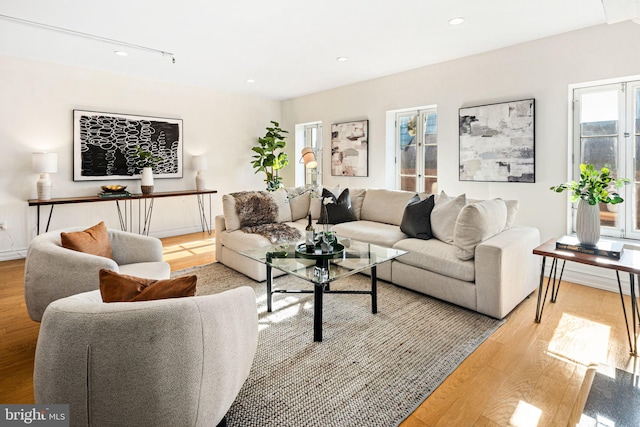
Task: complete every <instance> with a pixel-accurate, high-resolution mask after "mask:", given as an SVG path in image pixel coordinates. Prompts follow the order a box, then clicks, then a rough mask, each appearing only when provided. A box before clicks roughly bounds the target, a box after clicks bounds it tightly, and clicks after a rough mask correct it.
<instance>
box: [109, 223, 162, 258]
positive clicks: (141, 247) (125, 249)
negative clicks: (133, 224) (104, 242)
mask: <svg viewBox="0 0 640 427" xmlns="http://www.w3.org/2000/svg"><path fill="white" fill-rule="evenodd" d="M109 239H110V240H111V249H112V251H113V260H114V261H115V262H116V263H117V264H118V265H124V264H136V263H140V262H160V261H162V242H161V241H160V239H158V238H156V237H150V236H144V235H142V234H134V233H128V232H126V231H120V230H109Z"/></svg>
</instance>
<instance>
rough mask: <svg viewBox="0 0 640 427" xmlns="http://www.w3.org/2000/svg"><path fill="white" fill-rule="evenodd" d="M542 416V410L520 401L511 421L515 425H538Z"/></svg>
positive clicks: (519, 426)
mask: <svg viewBox="0 0 640 427" xmlns="http://www.w3.org/2000/svg"><path fill="white" fill-rule="evenodd" d="M540 416H542V410H541V409H540V408H537V407H535V406H533V405H531V404H529V403H527V402H524V401H522V400H521V401H519V402H518V406H516V410H515V411H514V412H513V415H512V416H511V420H510V421H509V425H510V426H514V427H536V426H537V425H538V422H539V421H540Z"/></svg>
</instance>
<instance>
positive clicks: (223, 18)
mask: <svg viewBox="0 0 640 427" xmlns="http://www.w3.org/2000/svg"><path fill="white" fill-rule="evenodd" d="M601 1H602V0H482V1H479V0H315V1H311V0H225V1H220V0H183V1H176V0H171V1H168V0H107V1H102V2H96V1H88V0H0V15H5V16H10V17H14V18H19V19H22V20H28V21H33V22H37V23H41V24H46V25H49V26H55V27H61V28H64V29H67V30H72V31H76V32H82V33H87V34H91V35H95V36H99V37H103V38H108V39H113V40H118V41H122V42H126V43H130V44H135V45H140V46H144V47H149V48H154V49H158V50H162V51H166V52H171V53H173V54H174V55H175V61H176V62H175V64H173V63H172V62H171V59H170V58H169V57H166V56H165V57H163V56H162V55H161V54H159V53H155V52H149V51H145V50H140V49H131V48H125V47H122V46H117V45H114V44H110V43H106V42H103V41H98V40H92V39H86V38H83V37H78V36H76V35H72V34H65V33H61V32H57V31H52V30H50V29H45V28H41V27H36V26H32V25H27V24H24V23H18V22H15V21H11V20H7V19H4V18H3V19H0V54H6V55H11V56H20V57H26V58H31V59H37V60H43V61H51V62H57V63H62V64H70V65H74V66H79V67H86V68H92V69H99V70H106V71H110V72H115V73H120V74H125V75H131V76H138V77H143V78H148V79H155V80H160V81H170V82H176V83H181V84H186V85H191V86H198V87H208V88H214V89H217V90H221V91H227V92H234V93H244V94H251V95H256V96H263V97H269V98H274V99H287V98H292V97H296V96H300V95H304V94H309V93H313V92H318V91H322V90H325V89H330V88H333V87H338V86H343V85H347V84H351V83H354V82H358V81H363V80H368V79H372V78H376V77H380V76H384V75H389V74H393V73H397V72H400V71H404V70H409V69H413V68H418V67H422V66H425V65H429V64H434V63H438V62H442V61H446V60H450V59H454V58H459V57H463V56H468V55H472V54H475V53H480V52H486V51H489V50H493V49H498V48H501V47H505V46H509V45H514V44H517V43H522V42H525V41H528V40H533V39H538V38H542V37H547V36H551V35H555V34H559V33H563V32H567V31H572V30H576V29H579V28H584V27H589V26H593V25H598V24H603V23H606V22H607V16H606V14H605V11H604V8H603V4H602V2H601ZM604 2H605V4H606V3H612V4H618V3H626V4H627V5H628V4H629V3H631V4H634V5H637V2H636V1H635V0H604ZM634 7H635V6H634ZM458 16H463V17H465V18H466V21H465V22H464V23H463V24H462V25H459V26H451V25H449V24H448V23H447V22H448V20H449V19H451V18H453V17H458ZM623 18H624V17H623ZM616 19H617V18H616ZM618 20H619V19H618ZM610 21H611V20H610ZM115 50H122V51H127V52H128V53H129V56H127V57H120V56H116V55H114V54H113V51H115ZM338 56H346V57H348V58H349V61H347V62H337V61H336V58H337V57H338ZM247 79H254V80H255V83H253V84H249V83H247Z"/></svg>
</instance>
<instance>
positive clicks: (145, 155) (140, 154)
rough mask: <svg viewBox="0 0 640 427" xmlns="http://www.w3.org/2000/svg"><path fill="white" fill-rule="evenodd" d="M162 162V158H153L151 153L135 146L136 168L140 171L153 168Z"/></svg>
mask: <svg viewBox="0 0 640 427" xmlns="http://www.w3.org/2000/svg"><path fill="white" fill-rule="evenodd" d="M161 160H162V157H160V156H155V155H154V154H153V153H152V152H151V151H149V150H145V149H144V148H142V147H140V146H139V145H136V166H138V167H139V168H140V169H143V168H155V167H156V166H157V165H158V163H159V162H160V161H161Z"/></svg>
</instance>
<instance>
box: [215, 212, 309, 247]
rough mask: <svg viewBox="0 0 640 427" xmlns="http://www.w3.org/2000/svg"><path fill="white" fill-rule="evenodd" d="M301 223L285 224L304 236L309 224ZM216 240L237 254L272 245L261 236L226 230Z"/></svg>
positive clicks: (301, 221)
mask: <svg viewBox="0 0 640 427" xmlns="http://www.w3.org/2000/svg"><path fill="white" fill-rule="evenodd" d="M299 221H300V222H287V223H284V224H286V225H288V226H291V227H294V228H296V229H298V230H299V231H300V232H301V233H302V235H303V234H304V228H305V226H306V225H307V223H306V221H304V220H299ZM216 238H217V239H219V240H220V244H221V245H222V246H226V247H227V248H229V249H231V250H233V251H236V252H244V251H248V250H250V249H257V248H261V247H264V246H268V245H271V244H272V243H271V241H269V239H267V238H266V237H264V236H261V235H260V234H253V233H245V232H244V231H242V230H234V231H229V230H225V231H223V232H221V233H219V234H218V235H217V236H216Z"/></svg>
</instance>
